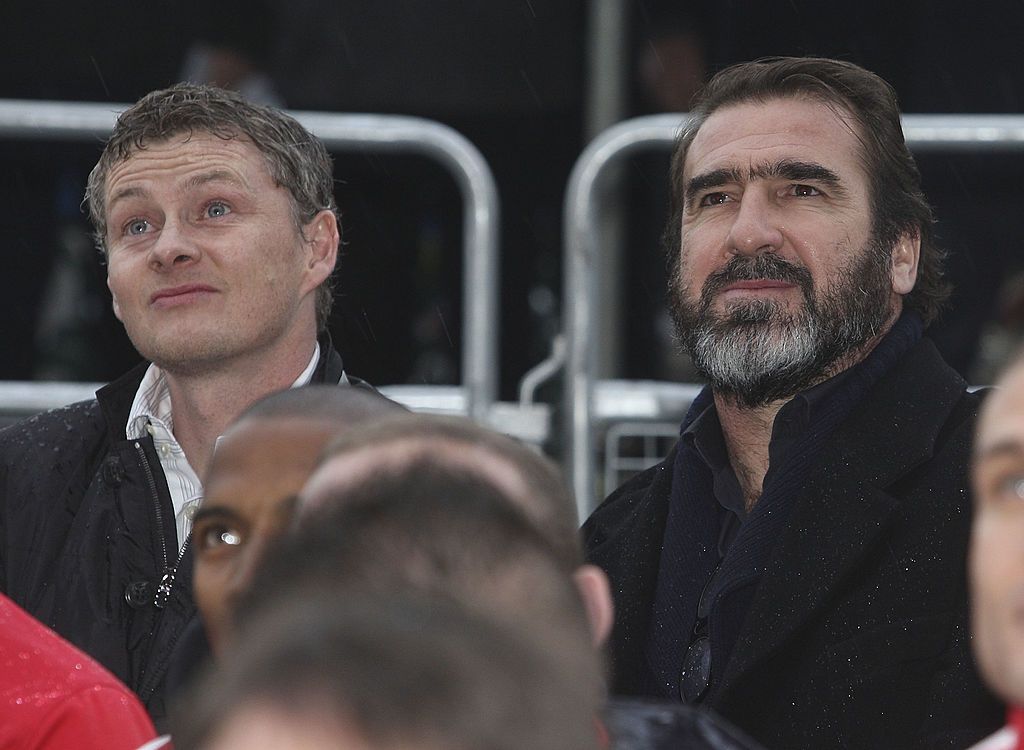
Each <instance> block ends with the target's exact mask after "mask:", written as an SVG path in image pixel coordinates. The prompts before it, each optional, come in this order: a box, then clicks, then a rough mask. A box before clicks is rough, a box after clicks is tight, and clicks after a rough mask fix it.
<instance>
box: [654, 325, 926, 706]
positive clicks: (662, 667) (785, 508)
mask: <svg viewBox="0 0 1024 750" xmlns="http://www.w3.org/2000/svg"><path fill="white" fill-rule="evenodd" d="M923 328H924V326H923V324H922V322H921V319H920V317H918V315H917V314H916V313H914V312H905V313H904V314H903V315H902V316H901V317H900V318H899V319H898V320H897V321H896V323H895V324H894V325H893V327H892V329H891V330H890V331H889V333H887V334H886V335H885V337H884V338H883V339H882V340H881V341H880V342H879V344H878V346H876V347H875V349H874V350H872V352H871V353H870V354H869V355H868V356H867V357H866V358H865V359H864V360H863V361H862V362H860V363H858V364H857V365H855V366H854V367H853V368H851V369H850V370H848V371H846V372H845V373H842V377H843V382H842V384H841V385H840V386H839V387H838V388H837V389H835V390H834V392H832V393H831V394H830V395H831V397H830V398H829V399H828V401H827V403H825V404H823V405H822V406H821V408H818V409H816V410H815V413H814V415H813V416H812V418H811V421H810V423H809V424H808V426H807V430H806V432H805V433H804V434H803V435H802V436H801V437H800V439H799V440H798V441H797V442H796V443H795V444H794V445H793V447H792V449H791V451H790V452H789V454H788V458H787V460H786V461H785V462H784V463H783V464H782V466H780V467H778V470H777V471H776V470H775V467H773V472H772V479H771V482H770V483H769V484H766V486H765V487H764V489H763V492H762V494H761V497H760V499H759V500H758V502H757V504H756V505H755V506H754V508H753V509H752V510H751V512H750V514H749V515H748V517H747V518H746V520H745V521H744V522H743V524H742V525H741V526H740V529H739V531H738V532H737V534H736V538H735V540H734V541H733V543H732V545H731V546H730V547H729V550H728V552H727V553H726V555H725V558H724V559H721V560H720V559H719V553H718V539H719V534H720V524H721V514H720V511H719V508H718V503H717V502H715V500H714V492H713V481H712V475H711V471H710V469H709V468H708V466H707V464H706V463H705V462H704V460H703V459H702V458H701V456H700V454H699V453H698V451H697V449H696V447H695V446H694V445H693V443H692V441H680V443H679V445H678V450H677V453H676V460H675V465H674V467H673V477H672V490H671V495H670V503H669V512H668V519H667V521H666V526H665V536H664V538H663V542H662V551H661V558H660V562H659V566H658V580H657V587H656V592H655V599H654V611H653V613H652V617H651V626H650V630H649V632H648V635H647V640H646V643H645V645H644V654H645V657H646V662H647V665H648V667H649V669H650V679H651V680H652V684H651V685H650V687H651V688H653V689H654V691H656V694H659V695H664V696H665V697H669V698H673V699H676V700H678V699H679V678H680V667H681V665H682V661H683V657H684V655H685V653H686V650H687V648H688V647H689V645H690V641H691V634H692V632H693V628H694V624H695V622H696V619H697V603H698V600H699V599H700V596H701V593H702V591H703V590H704V587H705V585H707V583H708V581H709V580H710V579H711V576H712V575H713V574H714V573H715V570H716V568H719V567H720V569H719V570H718V573H717V575H715V581H714V585H713V587H712V590H710V591H709V595H710V596H711V597H712V599H711V601H713V604H712V607H711V615H710V617H709V622H708V631H709V634H710V639H711V680H712V688H711V692H712V693H713V690H714V685H715V682H716V680H717V679H720V678H721V676H722V674H723V673H724V671H725V665H726V664H727V662H728V660H729V656H730V654H731V652H732V648H733V646H734V645H735V643H736V639H737V638H738V636H739V632H740V628H741V626H742V624H743V619H744V617H745V616H746V613H747V610H748V609H749V607H750V603H751V601H752V599H753V595H754V591H755V590H756V587H757V583H758V581H759V580H760V577H761V575H762V574H763V572H764V571H765V569H766V566H767V564H768V562H769V561H770V557H771V554H772V551H773V549H774V546H775V542H776V540H777V539H779V538H780V537H781V535H782V532H783V530H784V529H785V527H786V522H787V520H788V518H789V514H790V510H791V508H792V504H793V500H794V498H795V496H796V493H797V491H798V490H799V488H800V487H801V485H802V484H803V480H804V477H805V475H806V473H807V470H808V468H809V467H811V466H813V465H814V461H815V458H816V457H817V455H818V452H819V450H820V448H821V446H822V445H823V444H824V443H825V441H826V440H827V439H828V437H829V435H830V434H831V433H832V432H833V431H834V430H835V428H836V427H838V426H839V425H840V424H841V423H842V422H843V420H844V419H845V418H846V417H847V416H848V415H849V414H850V412H851V411H852V410H853V408H854V407H855V406H856V405H857V403H858V402H859V401H860V400H861V399H862V398H864V397H865V396H866V395H867V393H868V391H869V390H870V389H871V387H872V386H873V385H874V384H875V383H876V382H877V381H878V380H879V379H880V378H881V377H882V376H883V375H885V373H886V372H888V371H889V369H890V368H892V367H893V365H895V364H896V362H898V361H899V359H900V358H901V357H902V356H903V355H904V354H905V353H906V352H907V351H908V350H909V349H910V348H911V347H912V346H914V344H916V343H917V341H918V340H919V339H920V338H921V335H922V332H923ZM711 407H713V399H712V393H711V389H710V388H704V390H703V391H701V393H700V395H699V396H698V397H697V398H696V399H695V400H694V402H693V404H692V405H691V406H690V409H689V411H688V412H687V415H686V418H685V419H684V420H683V424H682V428H681V431H685V430H686V428H687V427H688V426H689V425H690V423H691V422H693V420H695V419H696V418H697V417H698V416H699V415H700V414H701V413H702V412H703V411H704V410H705V409H707V408H711Z"/></svg>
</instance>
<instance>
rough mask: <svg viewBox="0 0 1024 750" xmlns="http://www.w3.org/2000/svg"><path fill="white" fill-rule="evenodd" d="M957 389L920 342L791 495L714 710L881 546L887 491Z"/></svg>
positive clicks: (924, 448)
mask: <svg viewBox="0 0 1024 750" xmlns="http://www.w3.org/2000/svg"><path fill="white" fill-rule="evenodd" d="M922 373H929V374H931V377H924V378H922V377H921V374H922ZM964 387H965V384H964V382H963V381H962V380H961V379H960V378H959V376H957V375H956V374H955V373H954V372H953V371H952V370H950V369H949V368H948V366H947V365H946V364H945V363H944V362H943V361H942V359H941V358H940V357H939V355H938V352H937V351H936V350H935V348H934V346H933V345H932V344H931V343H930V342H928V341H923V342H922V343H921V344H919V345H918V346H916V347H915V348H914V349H913V350H911V351H910V352H908V353H907V355H906V357H905V358H904V360H903V361H901V363H900V365H898V366H897V368H896V369H895V370H894V371H892V372H890V374H889V375H887V376H886V377H884V378H883V379H882V380H881V381H879V383H878V384H877V385H876V387H875V388H873V389H872V391H871V392H870V393H869V394H868V395H867V397H866V398H865V399H864V406H863V408H861V409H858V410H856V411H855V412H854V413H853V415H851V417H850V418H849V419H847V420H846V422H845V423H844V424H843V425H841V426H840V427H839V428H838V429H837V430H836V431H835V432H834V433H833V435H832V437H831V438H830V439H829V441H828V444H827V445H825V446H824V447H823V448H822V451H821V453H820V455H819V457H818V459H817V460H816V461H815V468H814V469H813V470H812V471H810V472H809V473H808V476H807V481H806V482H805V483H804V484H803V486H802V487H801V488H800V490H799V491H798V494H797V497H796V501H795V503H794V506H793V510H792V514H791V516H790V518H789V521H788V523H787V525H786V529H785V531H784V532H783V534H782V537H781V538H780V540H779V543H778V545H777V547H776V549H775V551H774V553H773V554H772V556H771V558H770V562H769V564H768V567H767V569H766V571H765V574H764V576H763V577H762V578H761V583H760V585H759V586H758V588H757V591H756V592H755V594H754V598H753V601H752V603H751V605H750V609H749V611H748V613H747V616H746V618H745V620H744V623H743V625H742V628H741V630H740V633H739V637H738V639H737V641H736V645H735V647H734V649H733V652H732V655H731V657H730V659H729V663H728V665H727V667H726V671H725V674H724V675H723V677H722V681H721V682H720V683H719V684H718V685H717V687H716V689H715V693H714V695H713V696H712V697H711V702H712V703H713V704H718V703H720V702H721V701H722V700H724V699H727V697H728V693H729V691H730V689H731V688H732V687H733V686H735V685H736V684H737V682H739V681H740V680H742V679H743V677H744V676H745V675H746V674H748V673H749V672H750V671H751V670H752V669H753V668H755V667H756V666H757V665H758V664H759V663H760V662H762V661H763V660H765V659H767V658H769V657H770V656H771V655H772V654H774V653H775V652H777V651H778V650H779V649H780V648H781V647H782V646H783V645H784V644H785V643H786V642H787V641H788V640H789V639H791V638H792V637H793V636H794V635H796V634H797V632H798V631H799V630H800V629H801V628H802V627H803V626H804V625H805V624H806V623H807V622H808V621H809V620H811V619H812V618H814V617H815V616H816V615H817V614H818V613H819V612H820V611H821V610H822V608H823V607H825V606H827V604H828V603H829V602H830V601H831V599H832V597H833V594H834V592H835V590H836V588H837V586H839V585H841V584H842V583H843V582H844V580H845V579H846V578H847V577H848V576H849V575H850V574H852V573H853V572H854V571H856V570H858V568H859V567H860V566H861V562H862V561H863V560H864V558H865V557H866V556H867V555H869V554H870V553H871V552H872V550H874V549H875V547H876V546H877V545H878V544H879V543H880V542H881V541H883V540H884V539H885V537H886V534H885V531H886V529H887V528H888V527H889V525H890V524H891V523H892V521H893V520H894V519H895V518H896V517H897V516H898V514H897V513H896V512H895V511H896V510H897V508H898V500H897V498H895V497H894V496H893V495H891V494H890V493H889V492H888V491H887V488H889V487H891V486H892V485H893V484H894V483H895V482H896V481H897V480H898V479H899V478H900V477H902V476H905V475H906V474H907V473H908V472H909V471H910V470H912V469H913V468H914V467H916V466H919V465H920V464H921V463H923V462H924V461H926V460H927V459H928V458H929V457H930V456H931V455H932V451H933V447H934V445H935V442H936V440H937V438H938V436H939V433H940V431H941V428H942V426H943V424H944V423H945V422H946V419H947V417H948V415H949V413H950V411H951V410H952V409H953V408H954V406H955V405H956V403H957V401H958V400H959V399H960V398H961V397H962V395H963V392H964ZM923 405H927V408H922V406H923Z"/></svg>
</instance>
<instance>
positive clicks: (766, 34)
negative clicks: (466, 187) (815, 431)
mask: <svg viewBox="0 0 1024 750" xmlns="http://www.w3.org/2000/svg"><path fill="white" fill-rule="evenodd" d="M2 18H3V22H2V23H0V58H2V66H0V71H2V72H0V98H8V99H10V98H18V99H37V100H68V101H94V102H116V103H128V102H132V101H135V100H136V99H138V98H139V97H140V96H142V95H143V94H145V93H146V92H148V91H150V90H152V89H155V88H159V87H163V86H166V85H169V84H171V83H173V82H175V81H178V80H183V79H189V80H194V81H209V82H214V83H218V84H221V85H225V86H230V87H233V88H237V89H239V90H240V91H242V92H243V93H245V94H246V95H247V96H250V97H251V98H253V99H256V100H259V101H262V102H270V103H276V104H279V105H281V106H283V107H287V108H290V109H297V110H317V111H327V112H374V113H392V114H408V115H418V116H423V117H427V118H432V119H435V120H438V121H440V122H443V123H445V124H447V125H450V126H452V127H453V128H455V129H456V130H458V131H459V132H461V133H462V134H463V135H465V136H466V137H467V138H469V139H470V141H472V142H473V143H474V144H475V145H476V146H477V147H478V148H479V149H480V151H481V152H482V154H483V156H484V158H485V159H486V160H487V162H488V164H489V165H490V167H491V169H492V170H493V172H494V175H495V178H496V180H497V183H498V190H499V197H500V206H501V216H502V221H501V235H500V243H501V258H502V262H501V278H502V288H501V305H500V307H501V318H502V323H501V331H500V332H496V335H498V336H499V341H500V352H501V370H500V381H501V388H500V390H501V396H502V397H503V398H506V399H507V398H511V397H512V396H513V394H514V393H515V388H516V385H517V384H518V382H519V380H520V378H521V377H522V375H523V374H524V373H525V372H526V371H527V370H528V369H529V368H530V367H531V366H533V365H535V364H536V363H537V362H539V361H541V360H542V359H543V358H544V357H545V356H547V354H548V352H549V349H550V347H551V341H552V338H553V336H554V334H555V333H556V332H557V331H558V330H559V329H560V314H561V306H562V299H561V297H562V291H561V289H562V288H561V272H562V210H563V207H562V201H563V197H564V193H565V187H566V182H567V180H568V178H569V173H570V170H571V168H572V165H573V163H574V161H575V159H576V158H577V157H578V156H579V154H580V152H581V151H582V149H583V148H584V146H585V145H586V143H587V142H588V141H589V140H590V139H591V138H592V137H593V136H594V135H596V134H597V133H599V132H601V131H602V130H604V129H605V128H607V127H609V126H610V125H612V124H614V123H615V122H617V121H619V120H622V119H626V118H629V117H633V116H637V115H643V114H651V113H656V112H682V111H685V109H686V107H687V102H688V100H689V98H690V96H691V94H692V93H693V92H694V90H695V89H696V88H697V87H698V86H699V85H700V83H701V82H702V81H703V80H705V79H706V78H707V77H708V76H709V75H710V74H712V73H713V72H715V71H717V70H719V69H721V68H722V67H724V66H726V65H728V64H730V63H733V62H737V61H741V60H749V59H753V58H756V57H760V56H764V55H778V54H787V55H789V54H815V55H824V56H830V57H839V58H843V59H847V60H852V61H854V62H857V63H860V64H862V65H864V66H865V67H867V68H869V69H871V70H873V71H875V72H877V73H878V74H880V75H881V76H882V77H884V78H886V79H887V80H888V81H890V82H891V83H892V84H893V85H894V86H895V88H896V90H897V92H898V94H899V97H900V101H901V105H902V109H903V111H904V112H906V113H1020V112H1022V111H1024V109H1022V107H1024V45H1022V44H1021V43H1020V40H1021V39H1024V3H1021V2H1019V0H1015V1H1013V2H1011V1H1009V0H1005V1H994V2H978V3H974V4H972V5H970V7H968V6H967V5H966V4H964V3H962V2H952V0H929V1H928V2H924V0H907V1H905V2H902V3H893V2H882V0H858V1H857V2H845V1H840V0H833V1H832V2H828V3H822V2H820V1H819V2H806V1H805V0H722V1H721V2H718V3H696V2H686V1H684V0H675V1H674V2H665V1H660V0H592V1H591V2H585V1H584V0H485V1H483V2H468V1H467V0H289V2H287V3H285V2H283V1H280V0H246V2H239V1H238V0H222V1H221V2H218V3H199V2H195V1H194V0H149V1H148V2H147V1H143V2H140V1H139V0H131V1H130V2H129V0H97V1H96V2H91V3H72V2H63V1H55V2H37V3H29V2H27V1H26V0H15V1H14V2H9V3H7V4H6V5H5V8H4V11H3V14H2ZM100 146H101V144H99V143H96V144H81V143H78V144H72V143H68V144H62V143H53V142H34V141H33V142H26V141H14V140H0V158H2V163H3V169H2V170H0V248H2V252H3V258H4V264H3V268H4V273H3V274H2V275H0V320H3V325H2V327H0V336H2V340H0V351H2V352H3V354H4V356H3V357H0V379H3V380H33V379H39V380H42V379H54V380H71V381H103V380H108V379H110V378H113V377H115V376H116V375H118V374H120V373H121V372H123V371H124V370H125V369H127V367H128V366H130V365H131V364H133V363H134V362H135V361H136V360H137V355H136V354H135V353H134V351H133V350H132V348H131V345H130V344H129V342H128V341H127V338H126V337H125V336H124V333H123V330H122V329H121V327H120V325H119V324H118V323H117V321H116V320H115V319H114V318H113V316H112V314H111V313H110V303H109V295H108V293H107V291H106V287H105V284H104V275H105V273H104V269H103V268H102V265H101V262H100V258H99V256H98V254H97V253H96V251H95V248H94V247H93V244H92V241H91V238H90V235H89V229H88V226H87V223H86V221H85V217H84V215H83V213H82V211H81V207H80V203H81V199H82V194H83V190H84V185H85V179H86V176H87V174H88V171H89V169H90V168H91V167H92V165H93V164H94V163H95V161H96V158H97V156H98V154H99V150H100ZM667 160H668V157H667V153H660V152H658V153H651V154H649V155H647V154H645V155H641V156H638V157H636V158H633V159H631V160H629V161H628V162H627V164H626V165H625V167H624V168H623V169H622V170H621V173H620V175H619V177H620V180H619V182H620V185H619V188H618V190H617V193H616V201H615V216H614V217H613V218H614V231H613V232H612V233H611V235H610V236H611V238H612V240H613V241H615V242H618V243H620V245H621V247H622V248H623V254H622V257H623V262H622V263H621V266H620V267H619V268H617V270H616V278H617V279H618V281H617V282H616V286H617V294H618V300H617V302H616V309H618V310H621V311H628V313H625V312H624V313H623V314H621V315H619V316H618V318H619V327H618V328H617V329H616V330H614V331H612V332H611V333H610V334H609V336H610V337H611V338H612V339H613V340H611V341H609V342H606V343H607V350H608V351H609V352H611V353H612V354H611V355H610V356H609V357H608V358H607V359H606V360H605V361H603V364H602V368H603V369H604V370H605V371H606V372H604V373H603V374H604V375H606V376H610V377H627V378H650V379H664V380H674V379H680V378H686V377H687V371H686V364H685V362H684V361H683V360H682V359H681V358H680V356H679V355H677V354H676V352H675V346H674V343H673V341H672V337H671V332H670V325H669V322H668V318H667V315H666V313H665V310H664V286H665V283H664V277H665V273H664V260H663V255H662V252H661V248H660V245H659V242H660V234H661V231H662V227H663V224H664V221H665V216H666V207H667V202H668V189H667V179H666V169H667ZM335 164H336V166H335V172H336V178H337V195H338V200H339V204H340V207H341V211H342V215H343V220H342V227H343V240H344V245H343V248H342V254H341V259H340V262H339V269H338V272H337V303H336V306H335V312H334V315H333V318H332V321H331V331H332V334H333V336H334V339H335V342H336V344H337V345H338V346H339V348H340V349H341V351H342V353H343V356H344V357H345V361H346V366H347V369H348V370H349V371H350V372H352V373H353V374H356V375H359V376H361V377H364V378H366V379H368V380H370V381H371V382H374V383H377V384H406V383H407V384H451V383H457V382H458V380H459V367H460V362H461V348H460V346H461V344H460V340H459V336H460V331H461V330H462V322H461V315H462V310H461V290H462V286H461V284H462V282H461V279H462V257H461V256H462V216H461V211H462V200H461V197H460V195H459V192H458V190H457V187H456V185H455V183H454V180H453V179H452V178H451V177H450V176H449V175H448V173H447V172H446V171H445V169H444V168H442V167H441V166H439V165H436V164H434V163H432V162H430V161H428V160H427V159H425V158H424V159H421V158H417V157H404V156H403V157H400V156H387V157H376V156H369V155H366V156H362V155H356V156H354V155H351V154H340V153H339V154H336V155H335ZM920 165H921V168H922V172H923V174H924V181H925V190H926V193H927V194H928V196H929V197H930V199H931V200H932V202H933V204H934V205H935V207H936V210H937V214H938V216H939V218H940V235H941V237H942V239H943V241H944V243H945V245H946V246H947V247H948V248H949V249H950V250H951V252H952V256H951V260H950V268H949V273H950V277H951V278H952V280H953V281H954V283H955V284H956V294H955V296H954V298H953V302H952V304H951V306H950V308H949V310H947V312H946V314H945V315H944V316H943V318H942V319H941V320H940V321H939V323H937V324H936V325H935V326H933V328H932V330H931V332H930V335H932V336H933V338H935V340H936V341H937V342H938V344H939V346H940V348H941V349H942V351H943V352H944V354H945V355H946V357H947V359H948V360H949V361H950V362H951V363H952V364H953V365H954V366H955V367H957V368H958V369H959V370H960V371H961V372H962V373H964V374H965V375H966V376H967V377H968V379H970V380H972V381H973V382H977V383H980V382H987V381H989V380H991V378H992V377H993V372H994V370H995V368H997V367H998V366H999V363H1000V362H1001V361H1002V360H1003V359H1004V358H1005V357H1006V356H1007V353H1008V352H1009V351H1011V350H1012V349H1013V348H1014V347H1015V346H1016V344H1017V341H1018V340H1019V338H1020V335H1021V332H1022V330H1024V277H1022V272H1024V251H1022V249H1021V242H1020V235H1021V230H1022V222H1021V213H1022V212H1021V207H1022V206H1024V202H1022V199H1024V187H1022V180H1021V179H1020V175H1021V174H1022V166H1024V158H1022V156H1019V155H1017V154H1014V153H1010V154H1006V153H1003V154H998V155H994V154H990V155H958V156H950V155H943V154H930V155H927V156H921V157H920Z"/></svg>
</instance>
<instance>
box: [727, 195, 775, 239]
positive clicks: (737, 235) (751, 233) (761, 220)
mask: <svg viewBox="0 0 1024 750" xmlns="http://www.w3.org/2000/svg"><path fill="white" fill-rule="evenodd" d="M779 220H780V217H779V216H778V212H777V210H776V207H775V206H774V205H773V204H772V201H771V199H770V198H769V196H767V195H766V194H764V193H763V192H761V191H758V190H747V191H746V192H745V193H744V194H743V197H742V198H741V199H740V204H739V208H738V209H737V211H736V214H735V219H734V221H733V224H732V227H731V228H730V230H729V237H728V244H729V251H730V252H732V253H735V254H737V255H760V254H761V253H769V252H778V251H779V250H780V249H781V247H782V242H783V239H782V231H781V229H780V225H779Z"/></svg>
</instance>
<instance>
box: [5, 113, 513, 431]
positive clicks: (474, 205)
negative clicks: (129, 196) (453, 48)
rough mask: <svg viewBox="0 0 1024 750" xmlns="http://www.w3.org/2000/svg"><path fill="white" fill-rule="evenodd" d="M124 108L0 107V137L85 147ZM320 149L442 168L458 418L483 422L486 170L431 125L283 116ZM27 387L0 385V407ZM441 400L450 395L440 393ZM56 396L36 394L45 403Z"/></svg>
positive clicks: (491, 329)
mask: <svg viewBox="0 0 1024 750" xmlns="http://www.w3.org/2000/svg"><path fill="white" fill-rule="evenodd" d="M126 106H128V105H121V104H96V103H85V102H43V101H24V100H13V99H7V100H0V138H9V139H26V140H29V139H30V140H58V141H89V140H97V141H99V140H101V139H103V138H105V137H106V136H108V135H109V134H110V131H111V130H112V129H113V127H114V123H115V121H116V119H117V115H118V113H119V112H120V111H121V110H122V109H124V108H125V107H126ZM290 114H292V115H294V116H295V118H296V119H298V120H299V122H301V123H302V124H303V125H304V126H305V127H306V128H308V129H309V130H310V132H312V133H314V134H315V135H316V136H318V137H319V138H320V139H321V140H322V141H323V142H324V144H325V145H326V146H327V148H328V150H332V151H336V150H346V151H374V152H377V153H413V154H419V155H422V156H427V157H430V158H432V159H434V160H436V161H437V162H439V163H440V164H441V165H442V166H444V167H446V168H447V169H448V170H449V171H450V172H451V174H452V175H453V177H454V178H455V182H456V184H457V185H458V187H459V190H460V192H461V193H462V199H463V255H464V267H465V269H466V271H465V275H464V278H463V285H462V294H463V317H462V339H463V349H462V365H461V366H462V375H461V380H462V385H461V391H462V392H463V393H460V394H459V395H460V396H461V397H462V398H463V401H462V403H463V405H464V408H465V411H466V413H468V414H469V415H470V416H471V417H473V418H474V419H476V420H478V421H484V420H486V419H487V417H488V415H489V414H490V412H491V411H492V408H493V405H494V403H495V401H496V399H497V388H498V330H499V327H498V326H499V318H498V290H499V279H498V274H499V267H498V222H499V210H498V192H497V188H496V186H495V182H494V177H493V176H492V174H491V170H490V168H489V167H488V166H487V163H486V162H485V161H484V158H483V156H481V154H480V152H479V151H478V150H477V148H476V147H475V146H474V145H473V144H472V143H470V142H469V141H468V140H467V139H466V138H465V137H464V136H462V135H461V134H459V133H458V132H456V131H455V130H453V129H452V128H450V127H448V126H447V125H442V124H441V123H438V122H433V121H431V120H425V119H422V118H418V117H403V116H397V115H364V114H330V113H323V112H291V113H290ZM26 387H29V385H28V384H23V383H19V384H11V386H10V388H9V389H4V388H3V387H2V384H0V401H2V400H3V399H4V398H5V397H6V396H7V395H8V393H7V392H6V391H8V390H9V391H10V392H11V395H12V396H17V395H18V394H19V393H23V392H24V391H25V389H26ZM444 391H445V394H446V398H448V397H450V396H451V395H452V394H451V391H452V388H451V387H449V386H445V387H444ZM54 395H56V392H46V393H43V392H42V391H41V392H40V399H37V400H40V401H42V400H43V397H44V396H47V397H52V396H54Z"/></svg>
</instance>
